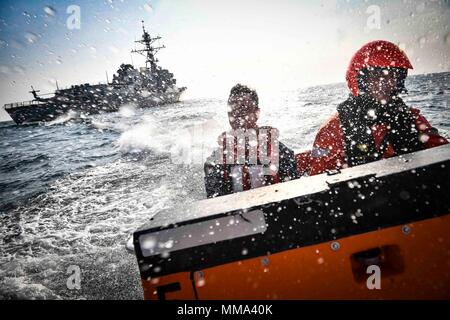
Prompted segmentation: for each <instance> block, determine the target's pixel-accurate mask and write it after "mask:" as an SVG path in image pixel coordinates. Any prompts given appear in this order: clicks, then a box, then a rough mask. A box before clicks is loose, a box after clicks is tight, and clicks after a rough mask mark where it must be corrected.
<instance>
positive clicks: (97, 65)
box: [0, 0, 450, 120]
mask: <svg viewBox="0 0 450 320" xmlns="http://www.w3.org/2000/svg"><path fill="white" fill-rule="evenodd" d="M70 5H78V6H79V7H80V10H81V11H80V17H81V23H80V29H73V30H70V29H68V27H67V19H68V18H69V16H70V14H68V13H67V8H68V7H69V6H70ZM378 13H379V16H378ZM378 17H379V18H380V19H379V21H378ZM142 19H143V20H145V23H146V25H147V26H148V28H149V30H150V32H151V34H152V35H161V36H162V37H163V40H162V42H161V44H164V45H166V47H167V48H166V49H164V50H162V51H161V52H160V54H159V55H158V57H159V59H160V64H161V65H162V66H163V67H165V68H168V69H169V70H170V71H172V72H173V73H174V74H175V76H176V78H177V79H178V83H179V84H180V85H184V86H187V87H188V97H199V96H222V97H225V96H226V95H227V93H228V91H229V88H230V87H231V86H232V85H233V84H234V83H236V82H243V83H247V84H250V85H252V86H253V87H255V88H257V89H258V90H259V91H260V92H261V91H263V92H264V93H267V94H273V95H276V94H281V92H282V90H283V89H294V88H299V87H305V86H310V85H317V84H326V83H333V82H342V81H344V77H345V70H346V68H347V65H348V62H349V60H350V58H351V56H352V54H353V53H354V52H355V51H356V50H357V49H358V48H359V47H361V46H362V45H363V44H364V43H366V42H368V41H370V40H376V39H385V40H389V41H392V42H394V43H397V44H399V45H400V46H401V47H402V48H403V49H404V50H405V51H406V53H407V55H408V56H409V57H410V60H411V61H412V63H413V65H414V68H415V69H414V71H413V73H416V74H417V73H429V72H442V71H450V2H449V1H448V0H446V1H438V0H435V1H432V0H429V1H416V0H411V1H409V0H401V1H392V0H390V1H355V0H348V1H341V0H334V1H333V0H332V1H317V0H315V1H312V0H311V1H298V0H290V1H289V0H276V1H275V0H273V1H267V0H258V1H257V0H254V1H252V0H223V1H215V0H203V1H202V0H167V1H164V0H159V1H140V0H138V1H137V0H121V1H120V0H118V1H117V0H110V1H101V0H99V1H88V0H86V1H79V0H78V1H77V0H71V1H65V0H64V1H61V0H59V1H40V0H35V1H25V0H6V1H1V2H0V75H1V77H0V104H1V105H2V106H3V104H4V103H9V102H14V101H22V100H31V98H32V97H31V95H30V94H29V93H28V91H29V90H30V85H33V86H34V87H35V88H37V89H40V90H41V92H42V93H46V92H52V91H53V90H54V89H55V86H56V81H58V84H59V86H60V87H65V86H69V85H71V84H79V83H86V82H90V83H96V82H100V81H101V82H104V81H105V80H106V75H105V72H106V71H107V72H108V73H109V76H110V78H111V77H112V74H113V73H114V72H115V70H116V69H117V67H118V66H119V65H120V63H122V62H125V63H130V62H131V61H132V59H133V63H134V64H135V65H141V64H142V63H143V60H142V58H140V57H138V56H133V58H132V57H131V54H130V51H131V49H133V48H134V43H133V42H134V40H136V39H137V38H139V37H140V35H141V22H140V21H141V20H142ZM0 112H2V113H0V119H3V120H4V119H6V116H5V113H4V111H3V110H1V111H0Z"/></svg>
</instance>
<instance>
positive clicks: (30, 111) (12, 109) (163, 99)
mask: <svg viewBox="0 0 450 320" xmlns="http://www.w3.org/2000/svg"><path fill="white" fill-rule="evenodd" d="M183 92H184V88H181V89H178V90H177V91H173V92H165V93H158V94H155V95H150V96H148V97H146V98H142V97H140V98H139V99H132V98H129V99H122V100H121V101H120V100H119V99H114V100H111V101H108V102H106V101H104V102H102V103H97V104H96V103H88V104H71V103H66V104H63V103H54V102H44V103H38V102H34V103H30V104H29V105H26V104H22V105H19V106H5V110H6V112H8V114H9V115H10V116H11V118H12V119H13V120H14V122H15V123H16V124H27V123H38V122H51V121H54V120H56V119H57V118H59V117H61V116H64V115H67V114H69V113H70V112H75V113H77V114H84V115H94V114H98V113H106V112H115V111H118V110H119V109H120V107H121V106H122V105H124V104H127V103H134V104H136V105H137V106H138V107H139V108H150V107H155V106H159V105H165V104H171V103H176V102H179V101H180V97H181V94H182V93H183Z"/></svg>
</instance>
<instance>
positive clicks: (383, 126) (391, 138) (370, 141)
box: [297, 97, 448, 175]
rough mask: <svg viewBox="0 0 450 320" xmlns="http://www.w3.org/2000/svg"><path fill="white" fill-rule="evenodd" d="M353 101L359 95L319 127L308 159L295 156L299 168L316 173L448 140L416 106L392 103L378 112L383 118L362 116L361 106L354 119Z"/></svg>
mask: <svg viewBox="0 0 450 320" xmlns="http://www.w3.org/2000/svg"><path fill="white" fill-rule="evenodd" d="M356 101H361V98H357V99H355V97H351V98H349V100H347V101H346V102H344V103H343V104H341V105H340V106H339V107H338V112H337V113H335V114H333V115H332V117H331V118H330V119H329V120H328V121H327V122H326V123H325V124H324V125H323V126H322V127H321V128H320V129H319V132H318V134H317V136H316V139H315V141H314V145H313V149H312V150H311V153H310V157H309V161H305V159H304V158H305V154H300V155H298V156H297V167H298V170H299V171H303V172H305V171H306V172H307V173H308V174H309V175H315V174H319V173H323V172H325V171H327V170H335V169H341V168H346V167H349V166H354V165H359V164H363V163H367V162H371V161H375V160H379V159H384V158H389V157H393V156H396V155H400V154H404V153H409V152H413V151H417V150H421V149H428V148H432V147H436V146H440V145H443V144H447V143H448V141H447V139H445V138H444V137H442V136H440V135H439V133H438V131H437V129H436V128H433V127H432V126H431V125H430V123H429V122H428V121H427V120H426V118H425V117H424V116H422V115H421V114H420V111H419V110H418V109H415V108H408V107H406V106H405V105H404V104H403V102H402V101H398V102H397V103H396V104H395V105H396V106H397V107H399V108H400V111H398V110H397V111H395V112H393V115H386V114H384V115H383V114H381V113H378V114H379V115H380V114H381V118H384V119H377V121H375V120H374V121H368V120H367V119H364V116H363V112H362V111H361V110H356V111H354V112H353V115H356V119H353V118H352V116H351V115H352V112H351V111H350V109H349V107H352V108H354V107H355V103H356ZM361 109H363V108H361ZM387 110H389V109H387ZM366 111H367V110H366ZM396 113H400V115H398V114H397V115H396ZM375 116H377V113H375ZM377 117H378V116H377ZM390 117H391V120H390V121H388V122H385V121H383V120H387V119H389V118H390ZM397 120H398V121H397ZM369 124H370V125H369Z"/></svg>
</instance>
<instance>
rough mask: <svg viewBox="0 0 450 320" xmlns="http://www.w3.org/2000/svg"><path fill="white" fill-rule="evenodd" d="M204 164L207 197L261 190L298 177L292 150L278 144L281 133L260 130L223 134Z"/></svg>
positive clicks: (274, 129)
mask: <svg viewBox="0 0 450 320" xmlns="http://www.w3.org/2000/svg"><path fill="white" fill-rule="evenodd" d="M218 145H219V147H218V149H217V150H216V151H215V152H214V153H213V155H212V156H211V157H209V158H208V160H207V161H206V163H205V187H206V193H207V196H208V197H214V196H220V195H225V194H229V193H235V192H240V191H245V190H250V189H254V188H259V187H263V186H267V185H271V184H275V183H279V182H282V181H287V180H289V179H293V178H296V177H297V173H296V164H295V157H294V153H293V151H292V150H290V149H288V148H287V147H286V146H284V145H283V144H282V143H281V142H279V141H278V130H277V129H276V128H272V127H268V126H266V127H259V128H257V129H251V130H241V131H239V130H237V131H232V132H224V133H222V134H221V135H220V136H219V138H218Z"/></svg>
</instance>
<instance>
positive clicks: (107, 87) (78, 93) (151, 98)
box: [4, 22, 186, 124]
mask: <svg viewBox="0 0 450 320" xmlns="http://www.w3.org/2000/svg"><path fill="white" fill-rule="evenodd" d="M142 30H143V35H142V38H141V39H140V40H138V41H136V43H138V44H139V45H141V46H142V47H141V48H140V49H136V50H132V53H137V54H141V55H143V56H144V57H145V58H146V60H145V67H141V68H139V69H136V68H135V67H134V66H133V65H131V64H122V65H120V67H119V69H118V70H117V72H116V74H114V76H113V79H112V81H111V82H110V81H108V80H107V83H101V84H95V85H93V84H89V83H86V84H81V85H73V86H71V87H70V88H67V89H59V88H57V90H56V91H55V92H54V94H52V96H51V97H49V98H44V97H43V95H39V94H38V93H39V91H37V90H34V88H33V87H31V88H32V90H31V91H30V93H31V94H33V97H34V99H33V100H32V101H26V102H18V103H10V104H5V106H4V108H5V110H6V111H7V112H8V113H9V115H10V116H11V118H12V119H13V120H14V121H15V122H16V123H17V124H24V123H36V122H49V121H53V120H55V119H57V118H58V117H60V116H63V115H66V114H68V113H69V112H72V113H73V112H75V113H77V114H80V115H90V114H97V113H101V112H114V111H118V110H119V108H120V107H121V106H122V105H124V104H129V103H132V104H134V105H136V106H137V107H139V108H147V107H154V106H157V105H164V104H169V103H175V102H178V101H179V99H180V96H181V94H182V93H183V92H184V91H185V90H186V87H181V88H180V87H177V86H176V79H175V78H174V75H173V74H172V73H171V72H169V71H168V70H167V69H163V68H161V67H160V66H159V65H158V64H157V63H158V59H157V58H156V57H155V55H156V53H157V52H158V51H159V50H160V49H163V48H165V46H160V47H157V46H155V42H156V41H158V40H160V39H161V37H154V38H153V37H151V36H150V33H149V32H148V31H147V30H146V29H145V26H144V22H142Z"/></svg>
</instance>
